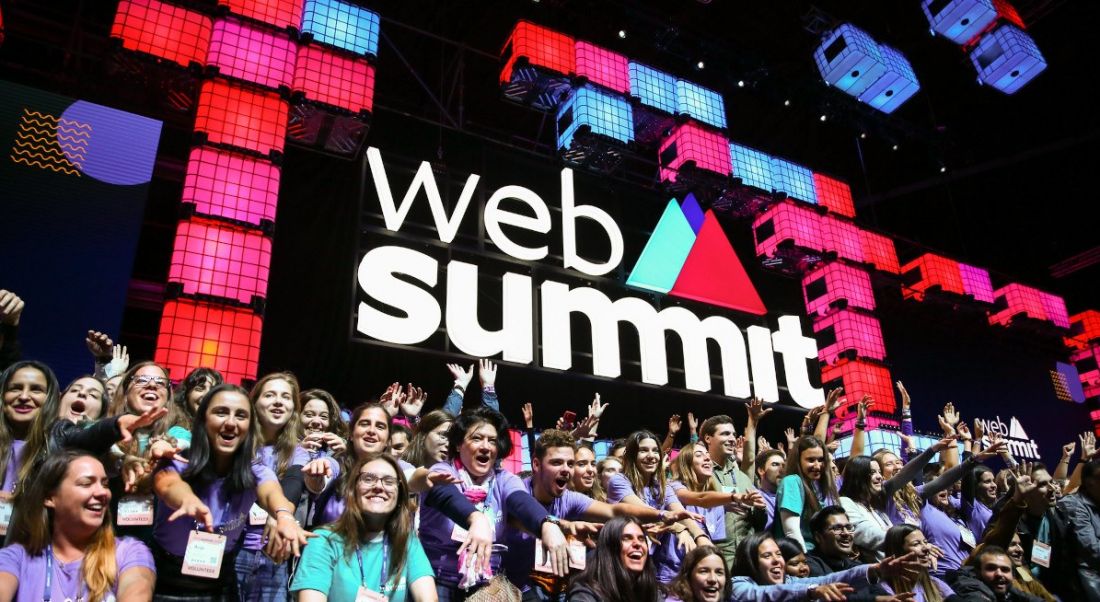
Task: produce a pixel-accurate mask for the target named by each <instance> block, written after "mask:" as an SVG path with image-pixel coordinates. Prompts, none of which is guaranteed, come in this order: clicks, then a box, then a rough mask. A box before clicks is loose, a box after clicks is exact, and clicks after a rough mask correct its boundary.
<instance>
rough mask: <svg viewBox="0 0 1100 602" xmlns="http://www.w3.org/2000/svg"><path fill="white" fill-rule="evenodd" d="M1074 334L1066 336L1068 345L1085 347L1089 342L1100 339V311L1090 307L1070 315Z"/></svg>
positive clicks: (1079, 347)
mask: <svg viewBox="0 0 1100 602" xmlns="http://www.w3.org/2000/svg"><path fill="white" fill-rule="evenodd" d="M1069 322H1070V327H1071V328H1072V329H1073V332H1074V334H1073V336H1072V337H1067V338H1066V346H1068V347H1076V348H1078V349H1085V348H1087V347H1088V346H1089V343H1091V342H1092V341H1095V340H1097V339H1100V311H1096V310H1095V309H1089V310H1086V311H1083V312H1081V313H1079V314H1074V315H1072V316H1070V319H1069Z"/></svg>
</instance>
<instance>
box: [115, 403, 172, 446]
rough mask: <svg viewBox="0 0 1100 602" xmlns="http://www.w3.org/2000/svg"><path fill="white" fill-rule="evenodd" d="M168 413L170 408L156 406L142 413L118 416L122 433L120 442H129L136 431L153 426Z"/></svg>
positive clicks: (119, 428)
mask: <svg viewBox="0 0 1100 602" xmlns="http://www.w3.org/2000/svg"><path fill="white" fill-rule="evenodd" d="M167 414H168V408H154V409H151V410H145V411H144V412H142V413H141V414H140V415H137V416H135V415H134V414H123V415H122V416H119V418H118V430H119V432H121V433H122V439H119V443H129V442H130V441H132V440H133V438H134V431H136V430H138V429H141V428H145V427H147V426H152V424H153V423H154V422H156V421H157V420H160V418H161V417H162V416H165V415H167Z"/></svg>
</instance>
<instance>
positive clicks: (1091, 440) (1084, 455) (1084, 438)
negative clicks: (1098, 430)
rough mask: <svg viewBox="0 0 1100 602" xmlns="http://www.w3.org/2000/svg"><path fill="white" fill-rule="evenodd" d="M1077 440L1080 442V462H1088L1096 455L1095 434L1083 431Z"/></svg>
mask: <svg viewBox="0 0 1100 602" xmlns="http://www.w3.org/2000/svg"><path fill="white" fill-rule="evenodd" d="M1079 439H1080V440H1081V460H1082V461H1084V462H1088V461H1089V460H1090V459H1092V456H1093V455H1094V454H1096V434H1095V433H1093V432H1092V431H1085V432H1084V433H1083V434H1082V435H1081V436H1080V437H1079Z"/></svg>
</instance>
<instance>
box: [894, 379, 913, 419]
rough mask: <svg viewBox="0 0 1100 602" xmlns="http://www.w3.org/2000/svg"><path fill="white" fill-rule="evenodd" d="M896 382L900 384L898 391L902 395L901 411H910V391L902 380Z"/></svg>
mask: <svg viewBox="0 0 1100 602" xmlns="http://www.w3.org/2000/svg"><path fill="white" fill-rule="evenodd" d="M894 384H896V385H897V386H898V393H899V394H900V395H901V411H902V412H908V411H909V408H910V406H911V401H912V400H911V399H910V398H909V391H906V390H905V385H903V384H901V381H900V380H899V381H897V382H896V383H894Z"/></svg>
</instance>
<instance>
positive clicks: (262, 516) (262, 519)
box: [248, 504, 267, 527]
mask: <svg viewBox="0 0 1100 602" xmlns="http://www.w3.org/2000/svg"><path fill="white" fill-rule="evenodd" d="M248 524H250V525H252V526H253V527H258V526H260V525H266V524H267V510H264V509H263V508H261V507H260V505H259V504H252V508H251V509H250V510H249V511H248Z"/></svg>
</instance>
